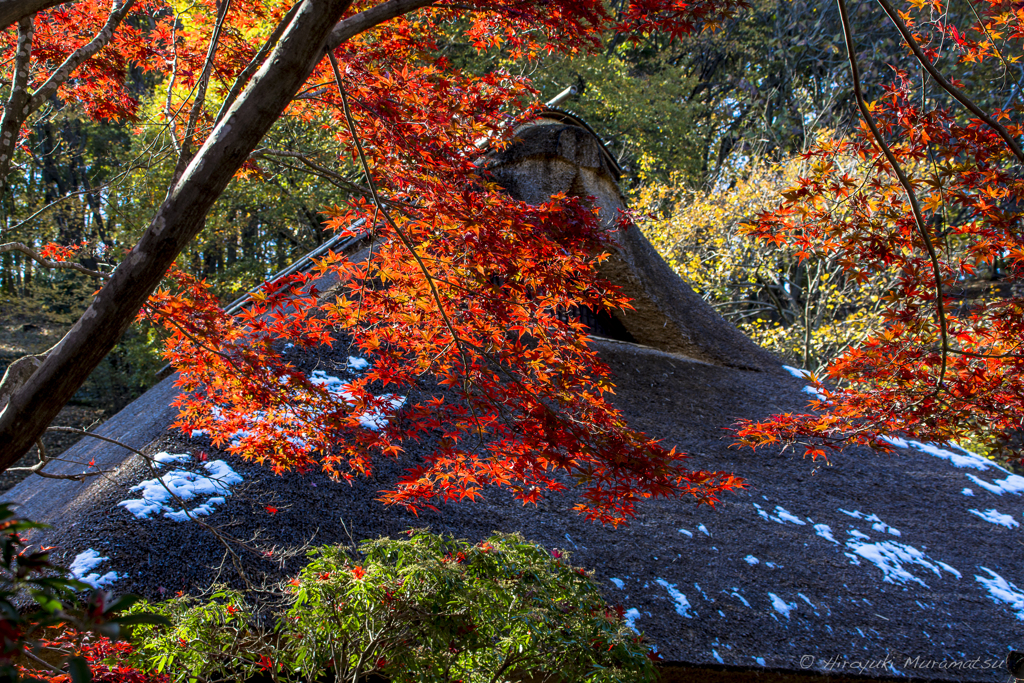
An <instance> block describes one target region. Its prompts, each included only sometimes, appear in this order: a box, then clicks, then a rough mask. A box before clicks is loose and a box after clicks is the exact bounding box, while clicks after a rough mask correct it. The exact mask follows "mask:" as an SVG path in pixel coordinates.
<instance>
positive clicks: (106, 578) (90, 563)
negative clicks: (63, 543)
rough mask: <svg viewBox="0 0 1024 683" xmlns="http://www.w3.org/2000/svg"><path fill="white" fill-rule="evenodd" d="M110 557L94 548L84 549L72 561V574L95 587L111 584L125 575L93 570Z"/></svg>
mask: <svg viewBox="0 0 1024 683" xmlns="http://www.w3.org/2000/svg"><path fill="white" fill-rule="evenodd" d="M109 559H110V558H109V557H102V556H101V555H100V554H99V553H98V552H96V551H95V550H93V549H92V548H89V549H88V550H84V551H82V552H80V553H78V555H76V556H75V559H74V560H72V561H71V566H70V567H69V569H70V570H71V576H73V577H74V578H75V579H77V580H79V581H81V582H82V583H87V584H89V585H90V586H92V587H93V588H99V587H101V586H109V585H110V584H112V583H113V582H115V581H117V580H118V579H121V578H124V577H123V576H121V575H120V574H118V573H117V572H107V573H106V574H103V575H100V573H99V572H93V571H92V570H93V569H95V568H96V567H98V566H100V565H101V564H103V563H104V562H106V561H107V560H109ZM90 572H91V573H90Z"/></svg>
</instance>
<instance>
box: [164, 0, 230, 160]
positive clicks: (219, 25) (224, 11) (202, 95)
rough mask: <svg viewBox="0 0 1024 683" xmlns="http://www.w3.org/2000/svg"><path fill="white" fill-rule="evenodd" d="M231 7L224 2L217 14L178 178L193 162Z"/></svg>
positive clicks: (189, 122)
mask: <svg viewBox="0 0 1024 683" xmlns="http://www.w3.org/2000/svg"><path fill="white" fill-rule="evenodd" d="M230 7H231V0H222V1H221V3H220V7H219V8H218V12H217V22H216V23H215V24H214V25H213V33H212V34H211V35H210V45H209V47H208V48H207V49H206V61H204V62H203V72H202V73H201V74H200V75H199V84H198V91H197V92H196V96H195V99H194V100H193V101H192V110H191V111H190V112H189V113H188V123H186V124H185V135H184V139H183V140H182V142H181V155H180V157H179V158H178V168H177V169H176V170H175V176H176V177H177V176H178V175H179V174H180V173H181V172H182V171H184V170H185V166H187V165H188V162H189V161H191V160H192V139H193V138H194V137H195V134H196V126H197V125H198V124H199V116H200V115H201V114H202V113H203V104H204V103H205V102H206V88H207V87H208V85H209V82H210V72H211V71H212V70H213V59H214V57H215V56H216V55H217V45H218V44H220V32H221V30H222V29H223V27H224V20H225V19H226V18H227V16H228V9H229V8H230Z"/></svg>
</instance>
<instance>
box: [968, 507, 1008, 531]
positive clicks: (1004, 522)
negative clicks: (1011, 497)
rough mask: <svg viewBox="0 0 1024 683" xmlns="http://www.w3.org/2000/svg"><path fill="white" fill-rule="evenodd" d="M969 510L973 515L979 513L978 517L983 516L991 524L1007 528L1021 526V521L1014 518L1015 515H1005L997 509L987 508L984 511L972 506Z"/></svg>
mask: <svg viewBox="0 0 1024 683" xmlns="http://www.w3.org/2000/svg"><path fill="white" fill-rule="evenodd" d="M968 512H970V513H971V514H972V515H977V516H978V517H981V518H982V519H983V520H985V521H986V522H989V523H991V524H999V525H1000V526H1005V527H1006V528H1007V529H1012V528H1013V527H1015V526H1020V523H1019V522H1017V520H1015V519H1014V518H1013V515H1004V514H1003V513H1001V512H999V511H998V510H995V509H992V510H985V511H984V512H981V511H980V510H975V509H974V508H971V509H970V510H968Z"/></svg>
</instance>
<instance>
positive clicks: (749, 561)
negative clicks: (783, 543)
mask: <svg viewBox="0 0 1024 683" xmlns="http://www.w3.org/2000/svg"><path fill="white" fill-rule="evenodd" d="M743 559H744V560H746V561H747V564H749V565H750V566H751V567H753V566H754V565H755V564H757V563H758V562H759V561H760V560H758V559H757V558H756V557H754V556H753V555H747V556H746V557H744V558H743Z"/></svg>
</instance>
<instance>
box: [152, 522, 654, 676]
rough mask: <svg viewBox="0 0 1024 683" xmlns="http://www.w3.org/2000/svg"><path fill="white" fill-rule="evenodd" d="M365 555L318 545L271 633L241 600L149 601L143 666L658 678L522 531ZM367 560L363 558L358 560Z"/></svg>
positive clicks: (625, 634)
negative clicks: (152, 616) (166, 623)
mask: <svg viewBox="0 0 1024 683" xmlns="http://www.w3.org/2000/svg"><path fill="white" fill-rule="evenodd" d="M359 551H360V552H359V553H358V555H357V554H354V553H351V552H350V551H349V550H348V549H346V548H341V547H327V548H320V549H318V550H316V551H313V553H311V557H312V559H311V562H310V563H309V564H308V565H307V566H306V568H305V569H303V570H302V572H301V573H300V574H299V576H298V577H296V578H295V579H293V580H292V581H291V582H290V584H289V585H288V586H287V592H286V594H285V602H284V603H283V606H282V607H281V608H280V610H279V611H278V612H277V613H276V614H275V615H274V616H275V617H276V618H275V619H274V621H275V622H276V623H275V626H274V627H273V628H267V627H262V628H261V626H260V624H258V623H257V622H258V619H257V618H255V617H254V615H253V610H252V609H251V607H250V606H249V605H248V604H247V602H246V601H245V599H244V597H243V596H242V595H241V594H239V593H237V592H233V591H227V590H225V591H220V592H218V593H217V594H215V595H214V596H213V598H212V599H211V600H210V601H208V602H205V603H201V602H200V601H198V600H196V599H194V598H177V599H174V600H170V601H167V602H164V603H160V604H157V605H139V606H138V607H137V609H139V610H143V609H145V610H149V611H155V612H158V613H161V614H163V615H164V616H166V617H167V618H168V619H170V621H171V623H172V626H171V627H169V628H157V627H143V628H140V629H138V630H137V631H136V638H135V640H136V641H137V644H136V650H135V653H134V655H133V656H135V657H137V658H138V660H137V665H138V666H140V668H143V667H144V668H153V669H156V670H157V671H160V672H165V673H167V674H169V675H170V676H171V677H172V678H173V679H174V680H178V681H185V680H195V681H213V680H224V679H228V678H233V679H245V678H248V677H250V676H253V675H255V674H259V673H262V674H264V675H268V674H269V675H271V676H272V677H273V678H274V679H275V680H276V679H279V678H283V679H289V680H296V679H305V680H313V679H317V678H320V677H321V676H323V675H324V674H333V675H334V676H335V677H336V680H346V679H347V680H351V681H356V680H361V679H364V678H365V677H366V676H368V675H371V674H379V675H382V676H384V677H386V678H387V679H389V680H391V681H395V682H404V681H409V682H412V681H416V682H418V683H427V682H435V681H436V682H438V683H440V682H448V681H452V682H455V681H462V682H463V683H471V682H472V683H475V682H478V681H479V682H483V681H544V680H550V681H559V682H566V683H567V682H569V681H587V682H588V683H599V682H612V681H630V682H631V683H639V682H641V681H652V680H653V679H654V676H655V673H654V667H653V664H652V662H651V659H650V658H649V653H648V648H647V646H646V645H644V644H643V643H642V641H641V638H640V637H639V636H637V635H636V634H635V633H634V632H633V631H632V630H631V629H630V628H628V627H627V626H626V625H625V623H624V621H623V618H622V612H621V609H619V610H615V609H611V608H609V607H608V606H607V605H606V604H605V602H604V600H603V599H602V598H601V596H600V594H599V593H598V590H597V586H596V585H595V584H594V582H593V581H592V580H591V579H590V577H589V576H588V575H587V574H586V572H584V571H583V570H582V569H578V568H575V567H572V566H570V565H569V564H567V563H566V562H565V561H564V559H565V558H563V557H561V556H560V555H559V553H557V552H553V553H549V552H547V551H546V550H544V549H543V548H541V547H539V546H537V545H535V544H533V543H529V542H527V541H525V540H524V539H523V538H522V537H521V536H519V535H496V536H493V537H491V538H490V539H488V540H487V541H485V542H483V543H479V544H477V545H471V544H469V543H467V542H465V541H459V540H454V539H452V538H449V537H444V536H438V535H434V534H430V533H427V532H423V531H417V532H412V533H411V537H410V538H409V539H407V540H392V539H386V538H385V539H379V540H374V541H366V542H364V543H363V544H362V545H360V547H359ZM360 557H361V559H359V558H360Z"/></svg>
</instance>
